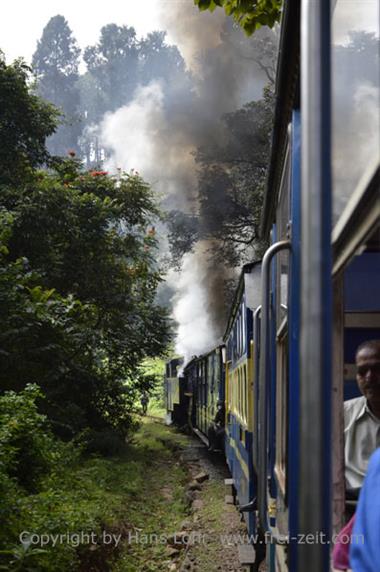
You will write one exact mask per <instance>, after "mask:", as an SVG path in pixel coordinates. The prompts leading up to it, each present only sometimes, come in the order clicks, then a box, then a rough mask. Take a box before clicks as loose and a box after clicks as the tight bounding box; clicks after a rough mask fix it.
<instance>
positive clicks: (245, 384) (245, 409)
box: [243, 365, 248, 425]
mask: <svg viewBox="0 0 380 572" xmlns="http://www.w3.org/2000/svg"><path fill="white" fill-rule="evenodd" d="M243 379H244V422H245V424H246V425H247V422H248V387H247V366H246V365H244V367H243Z"/></svg>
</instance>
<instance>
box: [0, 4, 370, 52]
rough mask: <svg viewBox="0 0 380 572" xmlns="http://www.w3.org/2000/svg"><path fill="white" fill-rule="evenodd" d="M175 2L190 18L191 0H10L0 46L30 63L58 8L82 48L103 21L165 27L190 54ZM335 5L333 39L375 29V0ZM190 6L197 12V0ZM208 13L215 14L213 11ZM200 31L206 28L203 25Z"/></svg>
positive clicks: (0, 24)
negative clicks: (337, 14)
mask: <svg viewBox="0 0 380 572" xmlns="http://www.w3.org/2000/svg"><path fill="white" fill-rule="evenodd" d="M179 4H183V5H186V7H187V10H186V12H187V18H188V17H189V4H190V5H192V4H193V0H106V2H104V0H102V1H101V0H91V1H89V0H87V1H84V0H11V1H10V2H7V3H6V8H5V9H4V8H3V11H2V12H3V13H2V17H1V19H0V48H1V49H2V50H3V51H4V52H5V55H6V58H7V61H8V63H10V62H11V61H12V60H13V59H15V58H17V57H21V56H22V57H24V58H25V59H26V61H27V62H29V63H30V61H31V58H32V55H33V53H34V51H35V49H36V45H37V40H38V39H39V38H40V37H41V35H42V30H43V28H44V27H45V25H46V24H47V22H48V21H49V19H50V18H51V17H53V16H56V15H57V14H62V15H63V16H64V17H65V18H66V20H68V23H69V26H70V28H71V30H72V31H73V34H74V37H75V38H76V39H77V41H78V43H79V46H80V47H81V48H82V49H83V48H85V47H86V46H88V45H91V44H94V43H95V42H96V41H97V39H98V37H99V32H100V29H101V27H102V26H104V25H105V24H110V23H115V24H118V25H123V24H124V25H128V26H133V27H134V28H135V29H136V32H137V35H138V36H140V37H141V36H145V35H146V34H147V33H148V32H149V31H152V30H157V29H161V30H163V29H166V30H168V37H167V40H168V42H170V43H176V44H177V45H178V47H179V48H180V51H181V52H182V55H183V56H184V57H185V59H187V60H188V58H187V57H186V56H187V55H188V53H189V52H191V46H190V47H189V46H187V45H185V44H184V45H181V43H182V41H184V42H185V40H183V37H184V35H185V34H184V33H183V32H184V29H183V26H185V27H186V25H187V24H188V23H185V22H183V21H182V22H180V21H178V19H177V21H176V20H175V18H177V10H174V8H178V5H179ZM337 6H338V8H343V10H344V12H345V16H344V17H342V15H341V17H340V18H339V24H338V25H335V26H334V40H335V41H336V42H338V43H340V42H342V43H344V40H345V39H346V37H347V36H346V34H347V31H348V30H349V29H352V28H365V29H368V30H371V31H377V33H378V17H379V12H378V2H377V0H338V3H337ZM363 7H365V10H363ZM194 11H195V12H197V8H196V7H195V6H194ZM217 12H219V10H217ZM220 12H221V11H220ZM171 14H175V18H171V17H170V15H171ZM207 16H211V14H208V15H206V14H202V19H203V21H204V22H205V21H206V20H205V18H207ZM212 17H213V18H215V17H216V13H214V14H213V15H212ZM217 17H219V18H220V17H221V14H220V13H219V14H218V15H217ZM198 21H199V20H197V22H198ZM185 31H186V30H185ZM204 33H205V34H207V26H205V27H204ZM203 43H204V42H203ZM187 48H188V50H187ZM188 63H189V61H188Z"/></svg>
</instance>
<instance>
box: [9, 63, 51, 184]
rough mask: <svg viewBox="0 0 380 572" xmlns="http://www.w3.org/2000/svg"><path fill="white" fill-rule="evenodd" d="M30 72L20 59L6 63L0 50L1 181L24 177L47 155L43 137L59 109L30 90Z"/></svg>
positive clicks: (15, 180)
mask: <svg viewBox="0 0 380 572" xmlns="http://www.w3.org/2000/svg"><path fill="white" fill-rule="evenodd" d="M29 73H30V68H29V67H28V66H27V65H26V64H25V63H23V62H22V61H21V60H19V61H16V62H15V63H14V64H13V65H11V66H7V65H6V63H5V60H4V58H3V57H2V56H1V53H0V139H1V145H0V184H5V183H7V182H11V181H12V182H17V181H19V180H21V179H23V178H24V177H25V176H26V175H27V173H28V172H29V171H30V169H31V168H33V167H37V166H38V165H42V164H43V163H45V162H46V161H47V160H48V157H49V155H48V152H47V150H46V147H45V140H46V137H48V136H49V135H51V134H52V133H53V132H54V130H55V128H56V120H57V117H58V112H57V111H56V110H55V109H54V108H53V107H52V106H51V105H49V104H48V103H46V102H44V101H42V100H41V99H40V98H39V97H37V96H35V95H31V94H30V93H29V90H28V85H27V79H28V76H29Z"/></svg>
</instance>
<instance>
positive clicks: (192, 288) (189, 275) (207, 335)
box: [174, 242, 218, 364]
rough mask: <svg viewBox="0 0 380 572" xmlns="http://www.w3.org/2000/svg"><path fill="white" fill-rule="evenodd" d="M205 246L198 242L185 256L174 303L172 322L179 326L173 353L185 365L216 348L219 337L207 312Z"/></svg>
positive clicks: (208, 303) (208, 302) (208, 304)
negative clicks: (182, 357)
mask: <svg viewBox="0 0 380 572" xmlns="http://www.w3.org/2000/svg"><path fill="white" fill-rule="evenodd" d="M206 248H207V245H205V244H203V243H202V242H199V243H198V244H197V246H196V247H195V250H194V252H191V253H188V254H186V255H185V256H184V261H183V267H182V271H181V273H180V275H179V277H178V282H177V293H176V295H175V299H174V318H175V320H176V322H177V323H178V332H177V340H176V351H177V353H179V354H180V355H182V356H184V363H185V364H186V363H187V362H188V361H189V360H190V359H191V358H192V357H193V356H194V355H200V354H203V353H205V352H207V351H209V350H210V349H212V347H213V346H214V345H215V343H216V339H217V337H218V335H217V332H216V331H215V329H214V326H213V323H212V320H211V315H210V312H209V306H210V301H209V299H208V290H207V288H205V281H207V274H208V273H207V265H205V264H204V261H205V260H206V259H207V258H206V256H207V254H206Z"/></svg>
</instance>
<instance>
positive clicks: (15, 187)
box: [0, 64, 170, 438]
mask: <svg viewBox="0 0 380 572" xmlns="http://www.w3.org/2000/svg"><path fill="white" fill-rule="evenodd" d="M1 71H2V74H4V77H5V79H6V81H5V82H4V83H5V87H6V89H5V88H4V89H2V90H1V91H0V93H1V94H2V98H3V99H2V100H3V102H4V103H5V106H6V108H7V112H8V114H9V116H10V117H11V111H12V109H16V110H18V112H19V113H20V116H24V117H25V118H26V123H25V125H24V126H23V127H24V129H25V126H26V128H27V131H26V132H25V139H26V134H28V139H26V142H27V144H26V145H25V146H24V148H23V149H22V152H21V151H20V152H19V154H20V157H21V159H20V160H18V159H17V160H16V159H14V162H13V168H14V171H13V173H12V174H11V173H10V174H9V176H8V177H7V178H6V177H4V178H3V179H2V180H1V181H0V315H1V317H2V328H1V330H0V389H1V391H4V390H7V389H9V390H16V391H20V390H22V388H23V387H25V385H26V384H27V383H28V382H37V383H38V384H39V385H40V387H41V388H42V390H43V392H44V394H45V395H46V397H47V399H46V400H44V402H43V404H42V405H41V407H42V409H43V411H44V412H45V413H47V414H48V417H49V418H50V420H52V422H53V426H54V429H55V431H57V432H59V434H60V435H62V436H65V437H67V438H70V437H72V436H73V435H75V434H77V433H78V432H80V431H82V430H84V429H85V428H86V427H87V428H90V429H91V430H92V431H100V430H103V429H104V428H108V429H109V430H117V431H119V433H120V434H125V432H126V431H127V430H128V428H129V427H130V425H131V422H132V416H131V415H132V413H133V409H134V401H135V396H136V392H138V390H139V387H140V385H141V371H140V368H139V365H140V362H141V361H142V360H143V359H144V358H146V357H153V356H155V355H159V354H160V353H162V352H163V351H164V349H165V346H166V343H167V341H168V340H169V338H170V333H169V326H168V321H167V316H166V312H165V311H164V310H162V309H161V308H160V307H159V306H158V305H157V303H156V301H155V294H156V288H157V285H158V284H159V282H160V280H161V278H160V274H159V270H158V268H157V266H156V262H155V260H156V238H155V232H154V229H153V224H154V221H155V219H156V217H157V215H158V213H157V208H156V205H155V202H154V198H153V194H152V191H151V189H150V188H149V186H148V185H147V184H146V183H144V181H143V180H142V179H141V178H140V177H138V176H137V175H122V176H120V177H118V178H114V177H109V176H108V175H107V174H106V173H105V172H102V171H91V172H85V171H82V170H81V168H80V162H79V161H78V160H77V159H75V158H73V157H72V158H70V159H67V160H65V159H62V158H55V159H54V160H53V159H49V155H48V153H47V151H46V149H44V146H43V136H42V135H43V134H42V133H40V131H39V130H38V129H37V138H38V139H37V142H38V144H36V149H37V151H36V152H35V153H34V150H35V148H34V144H33V137H34V129H33V126H34V125H36V123H37V122H38V119H39V118H40V117H41V116H42V117H43V118H45V123H46V124H47V126H48V127H49V129H53V128H54V111H53V110H52V108H51V107H50V106H48V105H45V104H43V102H42V101H40V100H39V99H38V98H37V97H36V96H35V95H30V94H28V90H27V73H26V71H25V69H24V68H23V67H21V71H20V66H19V64H16V65H14V66H9V68H7V66H5V64H4V65H3V67H2V68H1ZM1 77H3V76H1ZM19 92H20V94H21V95H22V97H18V98H17V99H14V98H13V96H14V94H15V93H19ZM23 111H24V112H25V114H24V115H23V114H22V112H23ZM15 125H17V122H15ZM37 127H38V125H37ZM12 128H13V124H12V122H8V123H6V122H3V124H2V135H3V138H4V140H6V141H8V140H9V141H12V138H11V136H12ZM45 129H46V127H45ZM49 129H47V132H49ZM20 133H21V134H22V135H23V133H24V132H23V131H22V130H20ZM23 136H24V135H23ZM12 144H13V143H12ZM29 149H31V150H32V151H33V152H30V153H29ZM16 151H18V147H17V145H16ZM28 153H29V155H30V156H29V155H28ZM25 157H26V159H25ZM45 158H47V159H49V166H50V170H49V171H48V172H46V171H38V170H36V168H35V167H34V165H35V164H36V163H38V162H40V161H41V160H43V159H45ZM24 159H25V161H26V164H27V168H25V166H24V162H23V161H24ZM20 164H21V168H19V167H20ZM0 166H1V167H2V171H1V172H2V173H3V171H4V168H3V167H4V165H0ZM7 168H8V170H9V167H8V166H7ZM11 175H13V177H12V176H11Z"/></svg>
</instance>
